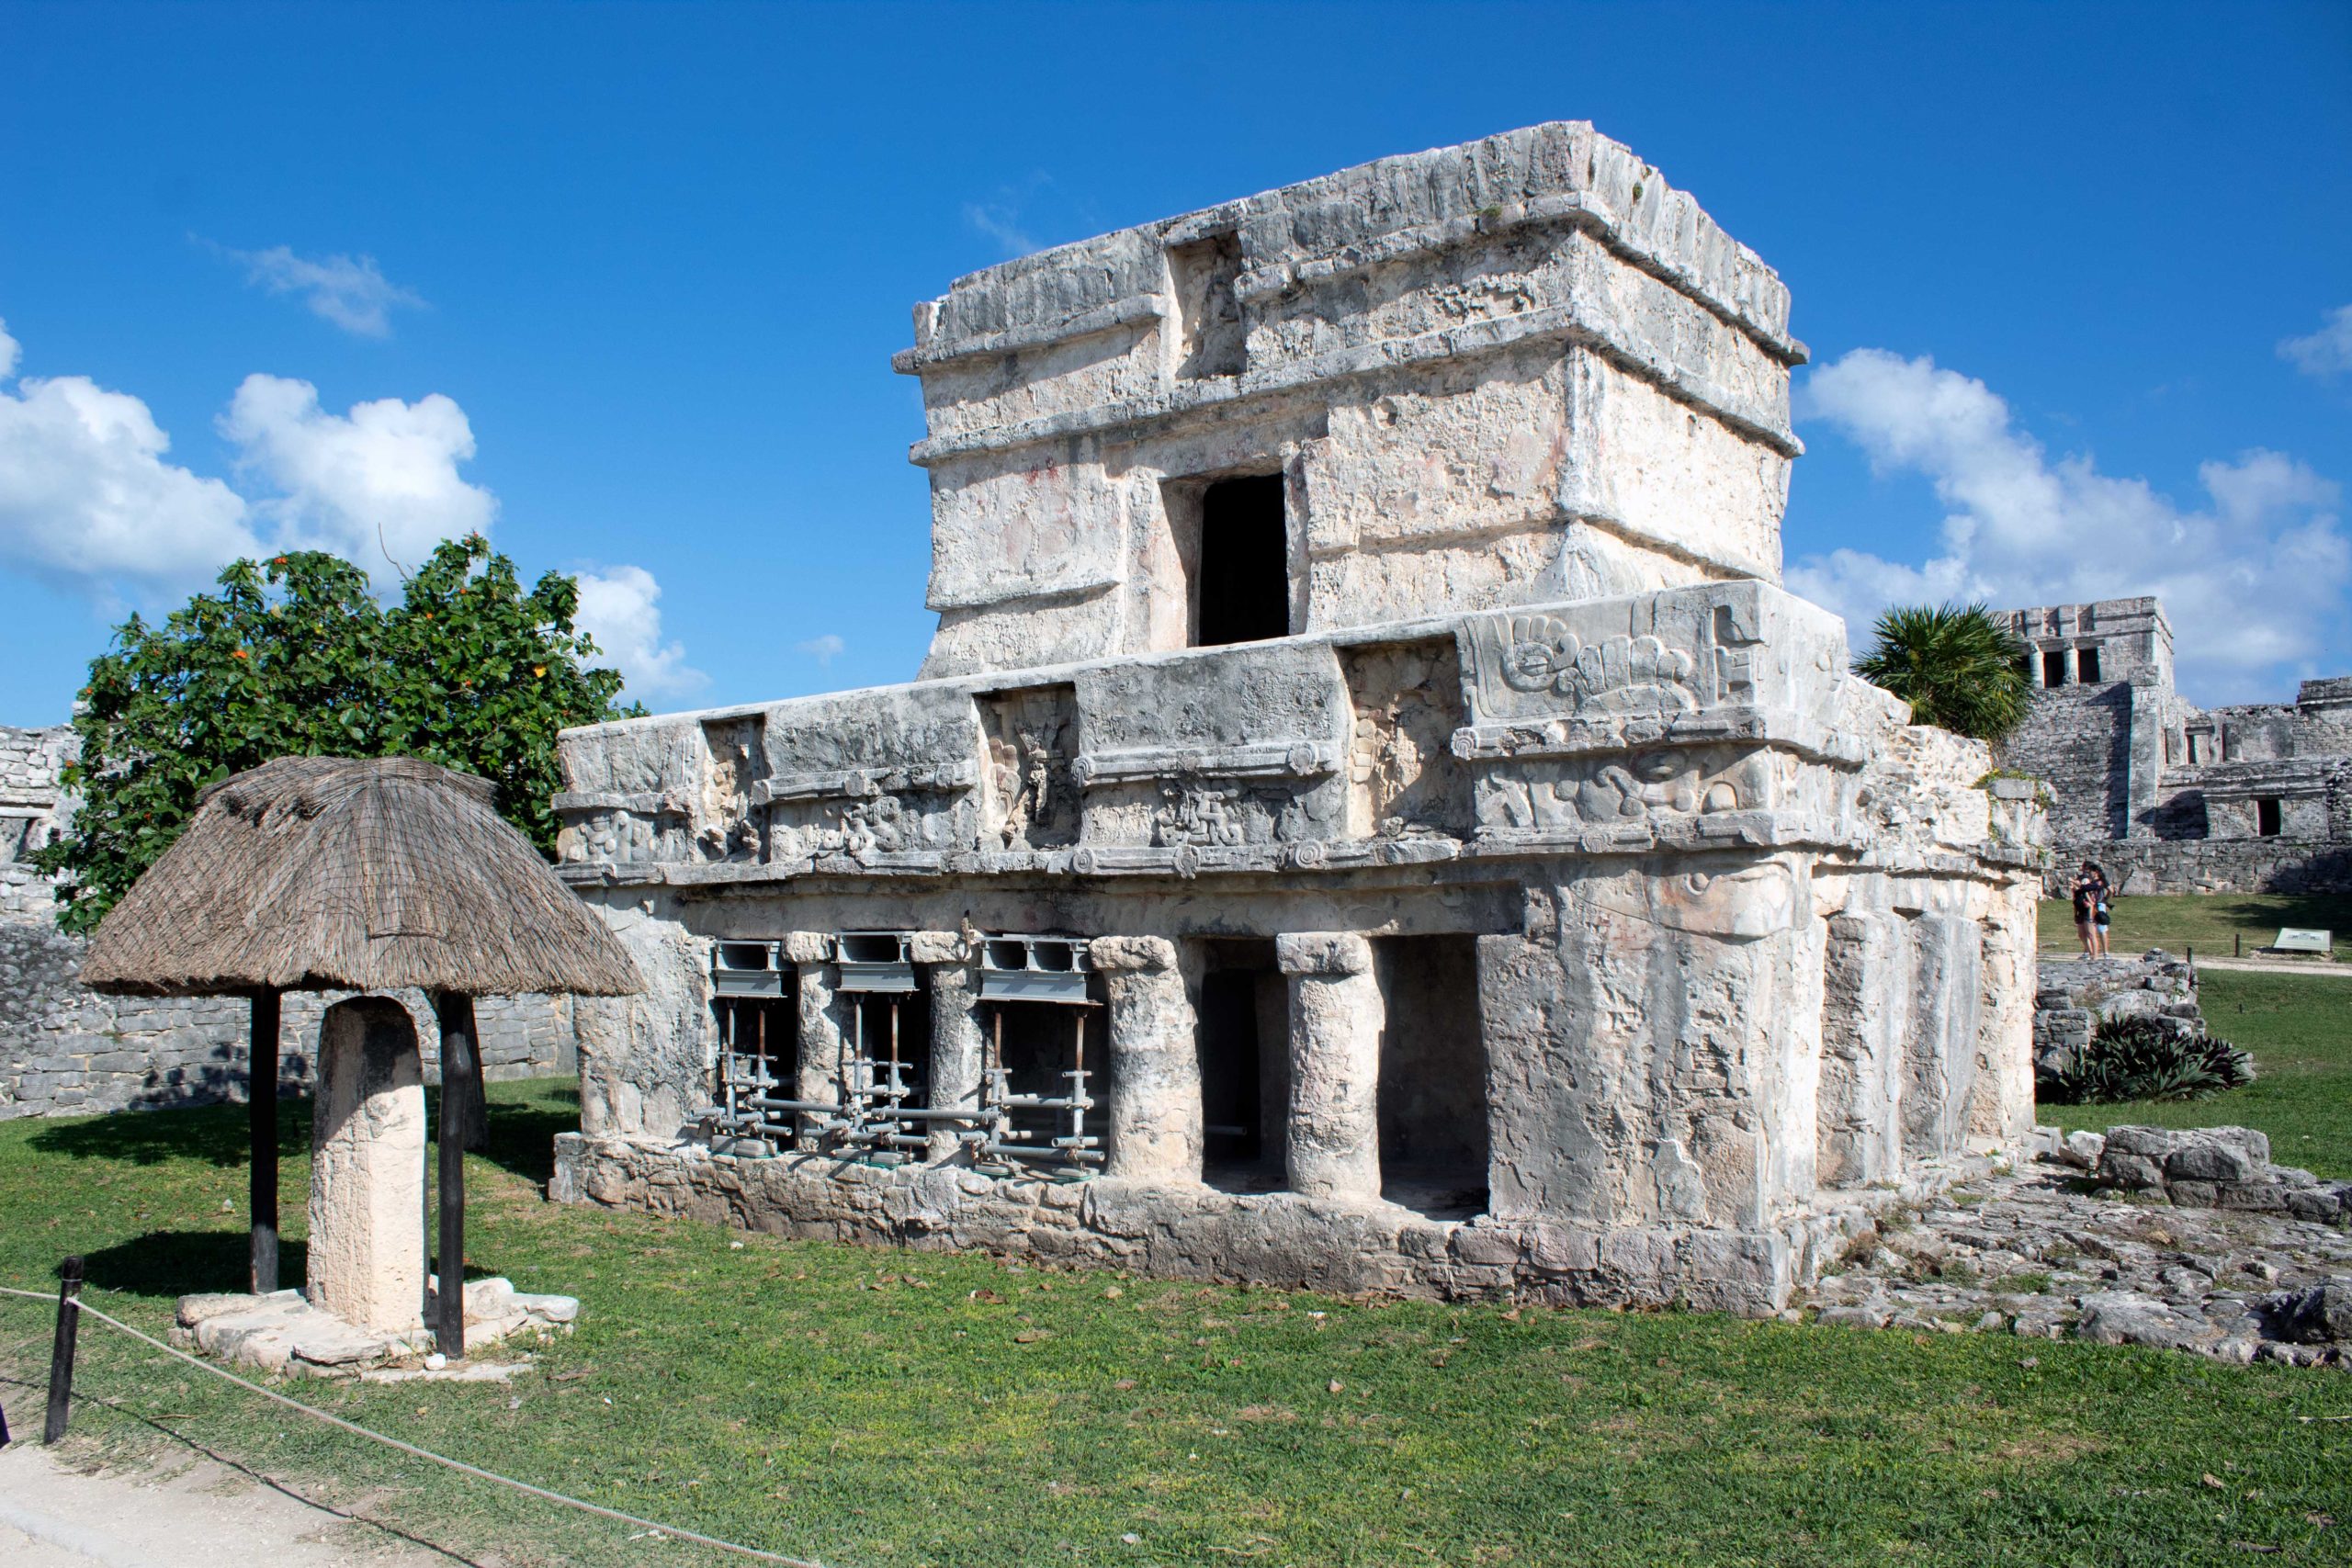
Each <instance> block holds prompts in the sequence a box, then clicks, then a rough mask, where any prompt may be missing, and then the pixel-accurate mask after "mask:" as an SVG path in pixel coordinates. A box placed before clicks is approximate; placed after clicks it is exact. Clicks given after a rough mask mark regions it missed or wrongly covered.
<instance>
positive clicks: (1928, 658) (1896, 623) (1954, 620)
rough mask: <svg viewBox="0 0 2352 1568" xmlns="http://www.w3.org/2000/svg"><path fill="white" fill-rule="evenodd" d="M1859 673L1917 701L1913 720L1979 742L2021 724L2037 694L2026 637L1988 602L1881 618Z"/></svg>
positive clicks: (1899, 610) (1911, 609) (1902, 608)
mask: <svg viewBox="0 0 2352 1568" xmlns="http://www.w3.org/2000/svg"><path fill="white" fill-rule="evenodd" d="M1877 632H1878V646H1877V647H1876V648H1874V649H1871V651H1870V652H1869V653H1867V654H1865V655H1863V656H1862V657H1861V658H1860V659H1857V660H1854V673H1855V674H1857V675H1860V677H1861V678H1862V679H1863V680H1865V681H1868V682H1871V683H1872V684H1873V685H1877V686H1883V687H1884V688H1885V689H1886V690H1888V691H1890V692H1893V693H1894V694H1895V695H1896V696H1898V697H1901V698H1902V699H1903V700H1904V701H1905V702H1907V703H1909V704H1910V705H1911V722H1912V723H1914V724H1936V725H1941V726H1942V727H1943V728H1946V729H1949V730H1952V731H1954V732H1955V733H1957V734H1961V735H1966V736H1969V737H1971V738H1973V739H1978V740H1998V739H2001V738H2002V737H2003V736H2006V735H2007V734H2008V732H2009V731H2010V730H2012V729H2015V728H2017V727H2018V723H2019V721H2021V720H2022V719H2023V718H2024V717H2025V715H2026V707H2027V705H2028V703H2029V702H2030V700H2031V698H2032V694H2033V676H2032V672H2031V671H2030V667H2029V666H2028V664H2027V658H2028V653H2027V649H2026V646H2025V644H2024V643H2022V642H2020V641H2018V638H2017V637H2015V636H2013V635H2012V634H2011V633H2010V631H2009V628H2008V627H2007V626H2003V625H2002V624H2001V623H2000V622H1999V621H1998V620H1997V619H1996V618H1995V617H1994V615H1993V613H1992V611H1990V610H1988V609H1986V608H1985V606H1984V605H1983V604H1970V605H1967V606H1965V607H1963V606H1962V605H1958V604H1906V605H1898V606H1897V607H1895V608H1894V609H1891V610H1889V611H1887V612H1886V613H1885V614H1884V615H1881V616H1879V618H1878V626H1877Z"/></svg>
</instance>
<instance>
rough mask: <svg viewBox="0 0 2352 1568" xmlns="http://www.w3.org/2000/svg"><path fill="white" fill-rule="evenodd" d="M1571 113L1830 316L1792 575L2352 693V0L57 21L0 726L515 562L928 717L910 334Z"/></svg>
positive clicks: (796, 683) (23, 193)
mask: <svg viewBox="0 0 2352 1568" xmlns="http://www.w3.org/2000/svg"><path fill="white" fill-rule="evenodd" d="M1557 118H1589V119H1590V120H1592V121H1593V122H1594V123H1595V124H1596V125H1598V126H1599V127H1600V130H1602V131H1603V132H1604V133H1606V134H1608V135H1610V136H1612V137H1614V138H1616V139H1618V140H1619V141H1624V142H1626V143H1628V144H1629V145H1631V146H1632V147H1633V148H1634V150H1635V151H1636V152H1639V153H1640V154H1641V155H1642V156H1643V157H1645V158H1646V159H1648V160H1649V161H1650V162H1652V163H1654V164H1657V166H1658V167H1659V168H1660V169H1661V170H1663V171H1664V173H1665V174H1666V175H1667V177H1668V179H1670V180H1672V181H1673V182H1674V183H1675V184H1676V185H1678V186H1682V187H1683V188H1686V189H1688V190H1690V191H1691V192H1692V193H1693V194H1695V195H1696V196H1697V197H1698V198H1699V200H1700V201H1701V202H1702V204H1703V205H1704V206H1705V207H1706V208H1707V209H1708V210H1709V211H1711V212H1712V213H1713V215H1714V216H1715V217H1716V218H1717V219H1719V220H1721V221H1722V222H1723V223H1724V226H1725V227H1726V228H1727V229H1729V231H1731V232H1732V233H1733V234H1735V235H1736V236H1738V237H1739V238H1740V239H1742V240H1743V241H1745V242H1746V243H1748V244H1750V245H1752V246H1754V247H1755V248H1756V249H1757V250H1758V252H1760V253H1761V254H1763V256H1764V257H1765V259H1766V260H1767V261H1769V262H1770V263H1771V264H1772V265H1774V266H1775V267H1777V268H1778V269H1779V270H1780V271H1781V275H1782V276H1783V277H1785V278H1786V279H1787V280H1788V282H1789V284H1790V286H1791V288H1792V290H1793V292H1794V297H1795V309H1794V319H1793V325H1794V328H1795V330H1796V332H1797V333H1799V335H1801V336H1802V337H1804V339H1806V340H1807V341H1808V342H1809V343H1810V344H1812V346H1813V348H1814V351H1815V362H1816V367H1815V369H1813V370H1811V371H1808V372H1803V373H1801V374H1800V387H1799V410H1800V414H1801V416H1802V418H1801V423H1800V430H1801V432H1802V433H1803V434H1804V437H1805V439H1806V441H1807V443H1808V444H1809V446H1810V447H1811V453H1810V455H1809V456H1807V457H1804V458H1803V459H1801V460H1800V461H1799V462H1798V464H1797V466H1796V476H1795V479H1794V481H1793V485H1792V498H1791V502H1790V507H1789V514H1788V527H1787V535H1786V543H1787V554H1788V558H1789V562H1790V566H1791V580H1792V583H1793V584H1794V585H1796V586H1798V587H1800V588H1802V589H1804V591H1806V592H1812V593H1815V595H1816V596H1819V597H1823V598H1825V599H1826V600H1829V601H1831V602H1832V603H1833V604H1836V605H1837V607H1838V608H1841V609H1845V610H1848V611H1850V612H1854V613H1857V614H1866V613H1868V611H1870V610H1871V608H1873V607H1875V604H1879V603H1883V602H1884V601H1885V600H1886V599H1887V598H1889V597H1920V596H1940V595H1941V594H1942V593H1943V592H1973V591H1985V592H1993V593H1994V594H1995V596H1996V597H2004V598H2007V597H2012V596H2013V595H2014V594H2016V593H2018V592H2022V587H2023V585H2025V584H2028V583H2032V584H2035V585H2041V584H2048V585H2050V588H2049V591H2048V592H2041V593H2040V594H2038V595H2037V597H2039V598H2041V599H2045V600H2055V599H2062V598H2074V597H2082V596H2086V595H2089V594H2107V593H2112V592H2133V591H2137V590H2140V589H2154V590H2157V591H2161V592H2165V595H2166V597H2167V600H2168V602H2169V603H2171V604H2172V607H2173V613H2174V619H2175V621H2176V623H2177V625H2178V626H2179V631H2180V640H2181V649H2182V656H2183V680H2184V684H2185V685H2186V686H2187V687H2188V691H2189V694H2190V695H2191V696H2192V697H2195V698H2199V699H2200V700H2206V701H2221V700H2227V699H2243V698H2249V697H2260V696H2265V695H2268V696H2271V697H2273V698H2277V697H2284V696H2288V695H2290V694H2291V689H2292V688H2291V684H2290V682H2292V680H2293V679H2294V678H2296V677H2297V676H2299V675H2302V674H2310V673H2326V672H2340V671H2352V615H2347V614H2346V606H2347V603H2352V547H2347V546H2346V537H2347V534H2352V528H2347V526H2346V524H2345V523H2344V522H2343V521H2342V520H2341V519H2342V518H2343V517H2344V516H2345V504H2344V500H2343V490H2342V487H2343V486H2345V485H2346V484H2352V7H2346V6H2340V5H2336V6H2300V7H2298V6H2287V7H2267V6H2249V5H2238V6H2228V7H2212V8H2173V7H2166V6H2147V5H2139V6H2128V7H2100V6H1924V5H1911V6H1799V5H1772V6H1730V5H1726V6H1616V5H1600V6H1539V7H1527V6H1485V5H1460V6H1439V7H1409V6H1376V5H1361V4H1360V5H1351V6H1272V5H1268V6H1216V5H1194V6H1177V7H1162V6H1114V5H1103V6H1020V7H1012V6H979V5H971V6H917V7H903V8H901V7H889V6H858V7H854V8H853V7H845V6H844V7H832V6H826V7H813V8H788V7H781V6H770V7H761V6H716V7H708V8H705V7H696V6H678V5H667V6H563V7H548V8H542V7H535V6H523V5H506V6H462V7H435V6H398V7H392V8H380V9H379V8H374V7H369V6H354V5H340V6H300V7H275V6H272V7H253V6H227V5H209V6H157V7H142V6H91V7H81V6H49V5H42V4H28V3H25V0H15V3H12V4H10V5H8V6H6V7H5V8H0V321H5V322H6V328H5V333H6V338H5V340H0V722H5V723H13V724H37V723H49V722H54V721H56V720H57V719H59V718H60V717H62V716H63V714H64V713H65V711H66V708H67V705H68V704H69V703H70V701H71V699H72V696H73V693H74V690H75V688H76V687H77V686H78V685H79V683H80V678H81V674H82V671H83V668H84V666H85V664H86V662H87V660H88V659H89V658H90V657H91V655H92V654H94V653H95V652H96V651H98V650H99V649H101V648H102V647H103V646H104V643H105V639H106V637H107V626H109V624H110V623H111V621H112V620H113V619H115V618H119V615H120V614H121V612H122V611H123V610H124V609H125V608H126V607H129V606H131V605H147V606H154V605H168V604H172V603H175V602H177V600H178V599H180V598H182V597H184V596H185V593H186V592H187V590H188V588H189V587H190V586H192V585H194V584H197V583H201V582H203V581H206V580H207V579H209V575H210V573H211V571H212V570H214V569H216V568H217V564H218V561H219V559H220V558H221V557H222V555H223V554H224V553H233V551H234V550H235V549H237V548H239V547H243V546H245V545H247V544H271V545H274V544H276V543H277V542H279V541H282V540H286V539H302V540H309V541H313V542H320V543H324V544H328V545H331V546H333V547H338V548H343V549H345V550H346V551H347V552H349V553H352V554H354V555H355V557H356V558H361V559H363V562H364V563H365V564H368V565H370V566H371V567H380V564H381V563H380V556H379V555H378V554H376V553H375V550H376V548H377V547H375V546H374V544H373V541H374V540H375V539H376V538H377V537H379V536H381V537H382V538H383V539H384V541H385V542H386V543H388V544H390V546H391V547H393V550H394V553H395V554H413V553H416V552H419V551H421V550H422V548H424V547H425V544H426V543H428V542H429V539H430V537H431V536H434V535H435V533H437V532H441V531H446V530H451V529H458V528H461V527H462V526H465V525H472V524H478V523H483V522H487V524H488V526H489V530H490V533H491V536H492V539H493V541H494V542H496V543H497V544H498V546H499V547H501V548H503V549H504V550H505V551H507V552H508V553H509V554H511V555H513V556H514V557H515V558H516V560H517V561H518V563H519V564H520V565H521V566H522V568H523V569H524V570H525V571H526V573H536V572H537V571H539V570H546V569H548V568H551V567H553V568H561V569H564V570H579V571H583V572H586V573H589V574H591V581H592V583H593V585H594V588H595V592H596V603H597V610H596V613H597V615H599V616H600V617H601V624H602V625H603V626H605V627H606V628H607V629H606V638H605V639H606V641H607V642H608V643H610V644H612V645H614V646H615V648H616V651H619V652H622V653H623V654H625V662H626V664H627V666H628V668H630V669H631V670H632V671H633V674H634V676H635V679H636V682H637V686H638V689H639V691H640V692H641V693H642V694H643V695H644V696H645V697H646V700H647V701H648V702H649V703H650V704H651V705H653V706H655V707H657V708H660V707H674V706H681V705H702V704H705V703H714V702H729V701H737V700H752V699H759V698H767V697H778V696H786V695H791V694H799V693H804V692H809V691H819V690H825V689H828V688H831V687H837V686H848V685H857V684H865V683H869V682H883V681H892V680H902V679H906V678H908V677H910V675H911V674H912V673H913V671H914V668H915V666H916V663H917V662H918V660H920V658H921V655H922V649H923V646H924V644H925V642H926V641H927V639H928V637H929V636H930V632H931V627H932V621H933V617H932V616H931V615H929V614H928V613H927V612H926V611H924V609H923V608H922V589H923V579H924V573H925V570H926V566H927V558H928V536H927V529H928V507H927V496H926V491H925V488H924V484H923V480H922V474H921V473H920V471H919V470H917V469H915V468H910V466H908V464H907V462H906V460H905V454H906V448H907V446H908V445H909V444H910V442H912V441H913V440H915V439H916V438H917V437H918V436H919V435H920V434H921V432H922V420H921V412H920V408H919V404H918V400H917V396H916V389H915V386H914V384H913V383H912V382H911V381H910V380H909V379H907V378H900V377H897V376H894V375H892V374H891V372H890V370H889V366H888V359H889V355H890V354H891V352H892V351H893V350H895V349H897V348H899V347H902V346H904V345H905V344H907V342H908V341H909V339H910V327H909V308H910V305H911V304H912V303H913V302H914V301H915V300H918V299H928V298H931V297H933V296H934V295H936V294H938V293H940V292H943V291H944V288H945V287H946V285H947V283H948V281H949V280H950V279H951V278H953V277H954V276H956V275H957V274H959V273H962V272H966V271H968V270H970V269H972V268H975V267H978V266H982V265H988V264H989V263H991V262H994V261H997V260H1000V259H1002V258H1003V257H1004V256H1006V255H1008V254H1014V253H1016V252H1018V251H1020V250H1022V249H1025V248H1030V247H1034V246H1039V245H1045V244H1049V243H1057V242H1060V241H1066V240H1071V239H1077V238H1080V237H1083V236H1085V235H1087V234H1091V233H1095V232H1099V231H1103V230H1105V229H1110V228H1115V227H1119V226H1121V225H1124V224H1128V223H1134V222H1139V221H1143V220H1149V219H1153V218H1158V217H1161V216H1165V215H1168V214H1171V213H1176V212H1181V211H1183V210H1186V209H1191V208H1194V207H1199V206H1203V205H1205V204H1207V203H1210V202H1214V201H1217V200H1220V199H1223V198H1226V197H1235V196H1239V195H1244V194H1247V193H1250V192H1252V191H1257V190H1261V189H1265V188H1267V187H1270V186H1277V185H1281V184H1283V183H1286V182H1288V181H1292V180H1296V179H1301V178H1305V177H1307V176H1311V175H1317V174H1321V173H1324V172H1327V171H1329V170H1332V169H1336V168H1340V167H1343V166H1345V165H1348V164H1355V163H1360V162H1363V161H1364V160H1367V159H1371V158H1374V157H1378V156H1381V155H1383V154H1386V153H1392V152H1409V151H1414V150H1417V149H1419V148H1423V147H1430V146H1436V145H1441V144H1443V143H1448V142H1453V141H1465V140H1469V139H1472V138H1475V137H1477V136H1480V135H1484V134H1487V133H1489V132H1492V131H1496V130H1505V129H1508V128H1510V127H1514V126H1519V125H1524V124H1529V123H1532V122H1535V121H1539V120H1544V119H1557ZM165 441H168V446H167V447H166V446H164V445H162V444H163V443H164V442H165ZM657 595H658V596H657ZM657 615H658V617H659V619H658V626H657V625H656V624H655V623H654V620H653V617H655V616H657Z"/></svg>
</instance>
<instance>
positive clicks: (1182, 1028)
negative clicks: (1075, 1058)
mask: <svg viewBox="0 0 2352 1568" xmlns="http://www.w3.org/2000/svg"><path fill="white" fill-rule="evenodd" d="M1089 951H1090V952H1091V954H1092V956H1093V959H1094V967H1095V968H1097V969H1099V970H1101V971H1102V972H1103V985H1104V987H1105V988H1106V989H1108V990H1109V992H1110V994H1111V1049H1110V1055H1111V1063H1110V1066H1111V1074H1110V1077H1111V1148H1110V1159H1109V1163H1108V1165H1107V1167H1106V1168H1105V1174H1107V1175H1110V1176H1114V1177H1119V1178H1122V1179H1128V1180H1138V1181H1183V1182H1197V1181H1199V1180H1200V1179H1201V1055H1200V1049H1199V1046H1198V1044H1197V1043H1196V1042H1195V1040H1194V1032H1195V1029H1196V1025H1197V1021H1196V1020H1195V1018H1194V1016H1193V998H1192V996H1191V994H1190V992H1188V991H1187V990H1186V988H1185V986H1184V976H1183V974H1182V971H1181V970H1179V968H1178V967H1177V962H1176V944H1175V943H1174V942H1170V941H1168V940H1166V939H1165V938H1162V937H1156V936H1104V937H1096V938H1095V939H1094V942H1093V943H1092V944H1091V948H1090V949H1089Z"/></svg>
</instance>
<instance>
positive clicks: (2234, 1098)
mask: <svg viewBox="0 0 2352 1568" xmlns="http://www.w3.org/2000/svg"><path fill="white" fill-rule="evenodd" d="M2198 990H2199V1005H2200V1006H2201V1007H2202V1008H2203V1009H2204V1012H2205V1028H2206V1030H2207V1031H2208V1032H2210V1033H2212V1034H2216V1035H2219V1036H2220V1037H2221V1038H2222V1039H2224V1040H2226V1041H2228V1042H2230V1043H2232V1044H2233V1045H2238V1046H2242V1047H2244V1048H2245V1049H2246V1050H2248V1051H2251V1052H2252V1053H2254V1066H2255V1071H2256V1078H2255V1081H2254V1082H2252V1083H2250V1084H2248V1085H2247V1086H2246V1087H2245V1088H2244V1089H2230V1090H2228V1091H2227V1092H2225V1093H2222V1094H2216V1095H2213V1096H2211V1097H2210V1098H2208V1099H2205V1100H2127V1101H2124V1102H2123V1103H2120V1104H2115V1105H2047V1106H2044V1107H2042V1108H2041V1119H2042V1120H2043V1121H2045V1122H2052V1123H2053V1124H2055V1125H2057V1126H2061V1127H2064V1128H2067V1129H2068V1130H2070V1131H2071V1130H2073V1129H2074V1128H2077V1127H2088V1128H2090V1129H2091V1130H2092V1131H2094V1132H2098V1131H2099V1130H2101V1129H2104V1128H2107V1127H2112V1126H2118V1125H2120V1124H2122V1123H2124V1122H2141V1123H2144V1124H2147V1125H2151V1126H2157V1127H2219V1126H2240V1127H2259V1128H2260V1129H2262V1131H2263V1132H2265V1133H2267V1134H2269V1135H2270V1153H2271V1157H2272V1158H2274V1159H2276V1160H2277V1161H2278V1163H2279V1164H2280V1165H2299V1166H2303V1167H2305V1168H2309V1169H2311V1170H2314V1171H2317V1172H2318V1173H2319V1174H2320V1175H2322V1176H2330V1177H2352V978H2343V979H2339V978H2337V977H2335V976H2327V975H2314V976H2304V975H2267V974H2266V975H2256V974H2249V973H2247V972H2245V971H2243V970H2231V969H2207V970H2203V971H2201V972H2200V973H2199V976H2198Z"/></svg>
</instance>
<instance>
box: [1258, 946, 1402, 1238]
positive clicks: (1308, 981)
mask: <svg viewBox="0 0 2352 1568" xmlns="http://www.w3.org/2000/svg"><path fill="white" fill-rule="evenodd" d="M1274 959H1275V962H1276V963H1277V964H1279V965H1280V966H1281V968H1282V971H1283V974H1285V975H1287V976H1290V1124H1289V1133H1288V1139H1287V1142H1286V1145H1285V1156H1286V1160H1287V1163H1288V1166H1289V1173H1290V1174H1289V1179H1290V1188H1291V1190H1292V1191H1294V1192H1304V1193H1306V1194H1308V1195H1309V1196H1311V1197H1317V1198H1348V1199H1374V1198H1377V1197H1379V1196H1380V1032H1381V1026H1382V1025H1383V1024H1384V1023H1385V1021H1386V1013H1387V1010H1386V1008H1385V1006H1384V1005H1383V1003H1382V1001H1381V996H1380V982H1379V980H1378V978H1377V977H1375V976H1374V974H1373V972H1372V943H1371V942H1368V941H1366V940H1365V939H1364V938H1363V937H1360V936H1356V935H1354V934H1352V933H1350V932H1344V931H1340V932H1325V931H1297V932H1293V933H1291V934H1289V935H1286V936H1281V937H1277V938H1275V939H1274Z"/></svg>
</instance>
